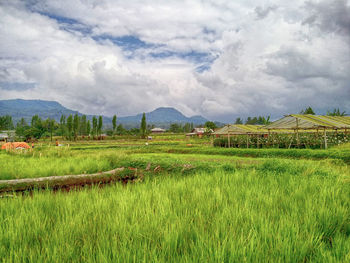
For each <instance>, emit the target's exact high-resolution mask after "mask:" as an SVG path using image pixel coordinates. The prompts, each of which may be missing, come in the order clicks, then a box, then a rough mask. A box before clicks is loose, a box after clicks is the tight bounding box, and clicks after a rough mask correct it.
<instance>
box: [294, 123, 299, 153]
mask: <svg viewBox="0 0 350 263" xmlns="http://www.w3.org/2000/svg"><path fill="white" fill-rule="evenodd" d="M295 120H296V122H297V129H296V132H297V134H296V137H297V145H298V148H299V120H298V118H295Z"/></svg>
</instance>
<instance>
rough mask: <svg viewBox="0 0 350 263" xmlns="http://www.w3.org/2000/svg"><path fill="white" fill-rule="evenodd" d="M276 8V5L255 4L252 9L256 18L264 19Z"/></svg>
mask: <svg viewBox="0 0 350 263" xmlns="http://www.w3.org/2000/svg"><path fill="white" fill-rule="evenodd" d="M276 9H277V6H268V7H261V6H257V7H256V8H255V9H254V11H255V14H256V17H257V19H264V18H265V17H267V16H268V15H269V13H270V12H272V11H275V10H276Z"/></svg>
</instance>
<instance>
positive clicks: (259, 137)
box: [213, 114, 350, 148]
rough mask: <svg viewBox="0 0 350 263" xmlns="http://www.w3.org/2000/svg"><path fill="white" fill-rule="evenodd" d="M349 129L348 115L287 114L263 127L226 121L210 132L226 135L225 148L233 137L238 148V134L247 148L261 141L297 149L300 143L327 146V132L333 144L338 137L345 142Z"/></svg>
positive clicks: (257, 144)
mask: <svg viewBox="0 0 350 263" xmlns="http://www.w3.org/2000/svg"><path fill="white" fill-rule="evenodd" d="M349 131H350V116H320V115H301V114H291V115H286V116H284V117H283V118H281V119H279V120H277V121H274V122H272V123H271V124H268V125H265V126H263V125H244V124H228V125H226V126H224V127H223V128H221V129H219V130H217V131H215V132H214V133H213V135H214V136H216V137H220V136H224V137H227V142H225V145H224V147H229V148H230V147H231V146H233V145H234V143H233V137H235V136H238V137H240V139H239V143H238V147H241V146H242V144H243V143H242V140H243V139H242V135H243V137H245V139H244V140H245V146H246V147H247V148H248V147H250V146H252V143H254V145H256V148H259V145H261V146H262V145H263V144H265V145H272V146H275V145H280V144H283V145H284V146H283V147H286V148H290V147H297V148H300V147H301V146H303V147H308V146H312V145H314V146H315V145H316V144H318V145H319V147H324V148H327V147H328V141H327V133H328V135H331V136H332V138H333V142H334V143H335V144H339V143H341V142H342V139H343V141H345V142H346V141H347V139H348V135H349ZM340 135H341V136H340ZM338 137H339V138H338ZM234 140H238V139H237V138H235V139H234ZM287 140H288V141H287ZM316 141H317V143H316ZM321 144H322V145H321ZM221 146H222V145H221Z"/></svg>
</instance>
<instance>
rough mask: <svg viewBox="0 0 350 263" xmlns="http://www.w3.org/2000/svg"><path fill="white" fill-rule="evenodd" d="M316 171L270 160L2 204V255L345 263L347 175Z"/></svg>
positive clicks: (349, 255) (349, 243) (349, 224)
mask: <svg viewBox="0 0 350 263" xmlns="http://www.w3.org/2000/svg"><path fill="white" fill-rule="evenodd" d="M302 163H304V162H302ZM310 166H311V167H309V169H311V172H307V166H299V165H298V164H292V163H289V164H286V163H285V161H278V160H274V161H272V160H271V161H268V162H266V163H263V164H262V165H261V166H259V168H256V169H255V168H254V169H251V168H247V169H241V170H234V171H224V170H218V171H215V172H213V173H209V172H200V173H196V174H193V175H191V176H183V175H181V174H175V175H172V176H162V174H160V176H155V177H152V178H148V179H147V180H146V181H145V182H144V183H140V184H134V185H128V186H121V185H115V186H110V187H107V188H103V189H98V188H94V189H89V190H84V191H81V192H70V193H60V192H58V193H56V194H52V193H51V192H50V191H47V192H38V193H35V194H34V195H33V196H32V197H30V198H29V197H19V196H17V197H14V198H12V199H0V211H1V213H0V233H1V235H0V258H1V259H2V260H3V261H4V262H44V261H45V262H72V261H84V262H92V261H94V262H106V261H109V262H244V261H247V262H272V261H273V262H305V261H310V262H335V261H338V262H339V261H340V262H349V260H350V252H349V251H350V199H349V196H350V185H349V183H350V181H348V179H349V178H348V175H347V174H337V173H332V171H331V170H329V171H327V172H326V173H325V172H323V170H319V169H318V168H317V167H312V164H311V163H310Z"/></svg>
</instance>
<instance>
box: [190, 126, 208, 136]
mask: <svg viewBox="0 0 350 263" xmlns="http://www.w3.org/2000/svg"><path fill="white" fill-rule="evenodd" d="M212 132H214V131H213V130H212V129H209V130H208V129H207V128H194V129H193V130H192V131H191V132H190V133H187V134H186V136H198V137H202V136H203V134H205V133H212Z"/></svg>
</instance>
